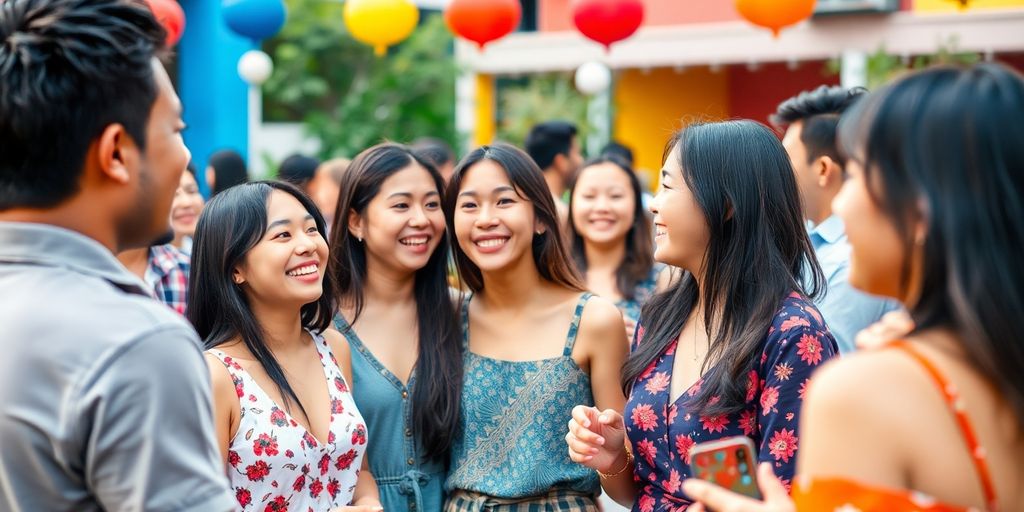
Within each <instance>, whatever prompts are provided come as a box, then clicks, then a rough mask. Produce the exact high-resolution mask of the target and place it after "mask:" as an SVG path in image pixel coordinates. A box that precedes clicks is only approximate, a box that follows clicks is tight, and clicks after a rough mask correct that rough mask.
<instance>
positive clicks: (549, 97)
mask: <svg viewBox="0 0 1024 512" xmlns="http://www.w3.org/2000/svg"><path fill="white" fill-rule="evenodd" d="M498 85H499V87H498V115H497V118H498V119H497V123H498V126H497V136H498V139H499V140H502V141H505V142H509V143H512V144H516V145H518V146H520V147H522V144H523V141H524V140H525V139H526V134H527V133H529V131H530V128H531V127H533V125H535V124H537V123H540V122H544V121H551V120H555V119H558V120H562V121H569V122H571V123H574V124H575V125H576V126H577V127H578V128H579V130H580V134H579V135H578V136H577V139H578V140H580V141H583V140H586V138H587V134H588V133H589V132H590V130H591V126H590V124H589V122H588V120H587V99H586V98H585V97H584V96H583V95H582V94H580V93H579V92H578V91H577V90H576V88H575V86H574V85H573V82H572V76H571V75H567V74H549V75H535V76H531V77H529V78H524V79H520V80H515V81H512V80H509V81H507V82H505V83H501V82H499V84H498Z"/></svg>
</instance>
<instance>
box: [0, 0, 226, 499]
mask: <svg viewBox="0 0 1024 512" xmlns="http://www.w3.org/2000/svg"><path fill="white" fill-rule="evenodd" d="M164 40H165V32H164V30H163V29H162V28H161V27H160V25H159V24H158V23H157V21H156V20H155V19H154V17H153V14H152V13H151V12H150V11H149V9H148V8H147V7H146V4H145V3H143V2H142V1H141V0H4V1H0V325H2V326H3V328H2V329H0V354H2V357H0V443H2V449H0V510H12V511H21V510H25V511H30V510H31V511H35V510H40V511H42V510H83V511H85V510H90V511H91V510H107V511H119V510H124V511H128V510H178V511H185V510H188V511H191V510H195V511H227V510H232V509H233V508H234V507H235V506H237V503H235V502H234V498H233V497H232V496H231V494H230V493H229V491H228V488H227V480H226V478H225V475H224V462H223V461H224V458H223V457H222V456H221V454H220V453H219V449H218V447H217V444H216V440H215V435H214V428H213V421H212V404H211V392H210V378H209V373H208V370H207V366H206V364H205V362H204V360H203V355H202V352H201V348H200V344H199V343H200V342H199V339H198V337H197V336H196V334H195V331H194V330H193V329H192V328H191V327H190V326H189V325H188V324H187V323H186V322H185V320H184V319H183V318H181V316H179V315H177V314H175V313H174V312H173V311H171V310H170V309H169V308H167V307H166V306H164V305H163V304H161V303H159V302H157V301H155V300H153V298H152V296H151V295H150V293H149V292H148V291H147V290H146V287H145V284H144V283H143V282H142V281H141V280H139V279H138V278H137V277H135V276H133V275H132V274H131V273H129V272H128V270H127V269H125V268H124V266H122V265H121V264H120V263H118V261H117V259H116V258H115V257H114V253H116V252H120V251H123V250H126V249H130V248H133V247H144V246H146V245H147V244H149V243H150V242H151V241H152V240H154V239H155V238H156V237H157V236H159V235H160V234H162V233H164V232H166V231H167V230H168V229H169V227H170V226H169V222H168V219H169V211H170V206H171V202H172V200H173V197H174V192H175V189H176V188H177V186H178V183H179V180H180V176H181V173H182V172H183V171H184V170H185V166H186V165H187V164H188V161H189V152H188V150H187V149H185V145H184V143H183V142H182V138H181V131H182V129H184V123H183V122H182V120H181V103H180V101H179V100H178V97H177V95H176V94H175V93H174V89H173V87H172V86H171V82H170V79H169V78H168V76H167V73H166V72H165V71H164V69H163V67H162V66H161V64H160V62H159V61H158V60H157V53H158V51H159V50H160V48H161V47H162V45H163V42H164Z"/></svg>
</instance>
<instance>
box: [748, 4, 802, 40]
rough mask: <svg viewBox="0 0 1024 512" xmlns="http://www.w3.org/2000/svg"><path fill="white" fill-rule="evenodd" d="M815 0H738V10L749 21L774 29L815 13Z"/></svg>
mask: <svg viewBox="0 0 1024 512" xmlns="http://www.w3.org/2000/svg"><path fill="white" fill-rule="evenodd" d="M814 3H815V0H736V10H737V11H739V13H740V15H741V16H743V17H744V18H746V19H747V21H749V22H751V23H753V24H754V25H758V26H761V27H765V28H767V29H770V30H771V31H772V34H774V35H775V37H778V36H779V31H780V30H782V28H783V27H788V26H789V25H795V24H797V23H799V22H801V21H803V20H805V19H807V18H809V17H811V14H814Z"/></svg>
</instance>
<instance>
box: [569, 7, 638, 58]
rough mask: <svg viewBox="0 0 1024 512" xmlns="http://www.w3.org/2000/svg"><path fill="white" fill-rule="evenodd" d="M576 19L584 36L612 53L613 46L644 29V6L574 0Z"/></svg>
mask: <svg viewBox="0 0 1024 512" xmlns="http://www.w3.org/2000/svg"><path fill="white" fill-rule="evenodd" d="M572 20H573V23H575V24H576V28H577V29H579V31H580V32H581V33H582V34H583V35H585V36H587V37H588V38H590V39H592V40H594V41H597V42H598V43H601V44H603V45H604V47H605V49H608V50H610V49H611V45H612V43H616V42H618V41H622V40H623V39H626V38H627V37H629V36H631V35H633V33H634V32H636V30H637V29H638V28H640V25H641V24H642V23H643V22H644V4H643V2H642V1H641V0H573V2H572Z"/></svg>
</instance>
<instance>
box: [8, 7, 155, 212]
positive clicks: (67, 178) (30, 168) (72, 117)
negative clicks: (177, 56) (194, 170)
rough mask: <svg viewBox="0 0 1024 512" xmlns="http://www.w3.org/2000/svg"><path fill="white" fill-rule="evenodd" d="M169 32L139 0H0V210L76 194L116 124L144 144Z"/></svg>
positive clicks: (40, 204) (36, 205) (43, 205)
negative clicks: (101, 138) (94, 152)
mask: <svg viewBox="0 0 1024 512" xmlns="http://www.w3.org/2000/svg"><path fill="white" fill-rule="evenodd" d="M165 37H166V32H165V31H164V29H163V27H161V26H160V24H159V23H158V22H157V21H156V19H155V18H154V17H153V13H152V12H151V11H150V10H149V9H148V8H147V7H146V5H145V4H144V3H143V2H140V1H137V0H5V1H2V2H0V141H3V143H2V144H0V210H6V209H11V208H19V207H27V208H52V207H54V206H56V205H58V204H60V203H62V202H63V201H65V200H67V199H68V198H69V197H71V196H72V195H74V194H75V193H76V192H77V191H78V186H79V180H80V178H81V173H82V168H83V165H84V161H85V156H86V153H87V152H88V150H89V146H90V144H92V142H93V140H94V139H95V138H96V137H97V136H98V135H99V134H100V133H101V132H102V130H103V129H104V128H105V127H107V126H109V125H111V124H114V123H119V124H121V125H123V126H124V127H125V130H126V131H127V133H128V135H129V136H131V137H132V139H134V141H135V144H136V145H137V146H138V147H139V148H142V149H144V148H145V141H146V123H147V122H148V120H149V113H150V110H151V108H152V106H153V103H154V102H155V101H156V97H157V86H156V82H155V80H154V75H153V67H152V60H153V58H154V57H157V56H159V55H158V54H159V52H161V50H162V49H163V44H164V40H165Z"/></svg>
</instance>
